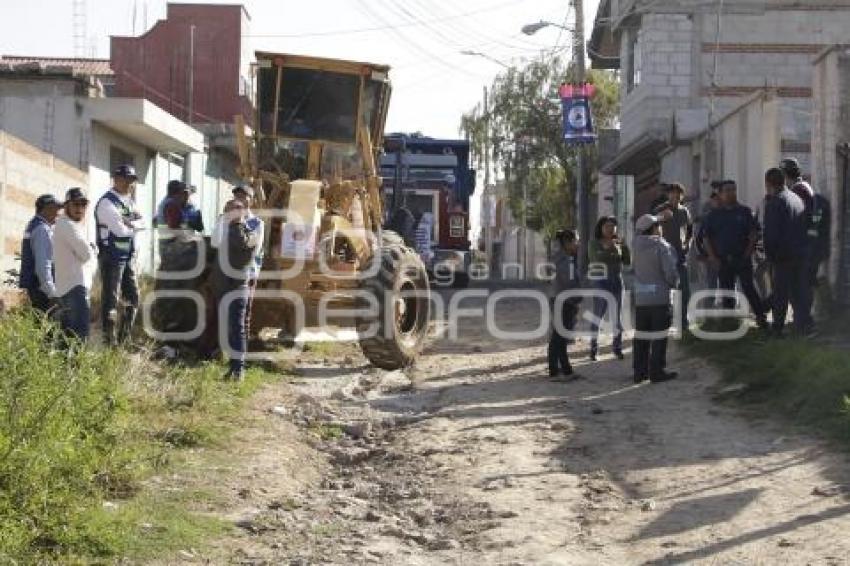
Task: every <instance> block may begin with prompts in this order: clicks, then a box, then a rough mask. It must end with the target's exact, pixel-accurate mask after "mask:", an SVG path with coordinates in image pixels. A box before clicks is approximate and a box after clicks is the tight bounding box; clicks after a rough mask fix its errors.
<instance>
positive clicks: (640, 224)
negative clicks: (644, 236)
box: [635, 214, 661, 232]
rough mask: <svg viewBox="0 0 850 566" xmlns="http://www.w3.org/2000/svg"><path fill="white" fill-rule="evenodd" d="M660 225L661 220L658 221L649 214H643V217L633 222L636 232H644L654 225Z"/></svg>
mask: <svg viewBox="0 0 850 566" xmlns="http://www.w3.org/2000/svg"><path fill="white" fill-rule="evenodd" d="M660 223H661V219H659V218H658V217H657V216H653V215H651V214H644V215H643V216H641V217H640V218H638V219H637V222H635V229H637V231H638V232H646V231H647V230H649V229H650V228H652V227H653V226H655V225H656V224H660Z"/></svg>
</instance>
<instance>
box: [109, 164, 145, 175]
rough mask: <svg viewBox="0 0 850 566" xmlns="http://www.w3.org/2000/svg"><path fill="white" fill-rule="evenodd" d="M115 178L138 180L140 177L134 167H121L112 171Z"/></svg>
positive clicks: (125, 165)
mask: <svg viewBox="0 0 850 566" xmlns="http://www.w3.org/2000/svg"><path fill="white" fill-rule="evenodd" d="M112 176H113V177H123V178H125V179H138V178H139V176H138V175H136V168H135V167H133V166H132V165H127V164H124V165H119V166H118V167H116V168H115V170H114V171H112Z"/></svg>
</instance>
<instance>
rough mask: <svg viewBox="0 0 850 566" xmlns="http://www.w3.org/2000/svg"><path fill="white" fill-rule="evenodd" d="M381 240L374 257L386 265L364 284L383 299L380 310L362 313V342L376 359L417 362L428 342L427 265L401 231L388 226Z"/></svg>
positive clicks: (394, 365) (393, 365) (391, 363)
mask: <svg viewBox="0 0 850 566" xmlns="http://www.w3.org/2000/svg"><path fill="white" fill-rule="evenodd" d="M381 244H382V245H381V250H380V253H379V254H376V257H375V260H374V261H380V266H379V267H378V269H377V272H376V273H375V274H374V275H373V276H372V277H369V278H367V279H365V280H364V281H363V282H362V284H361V287H360V288H361V291H366V292H367V293H368V294H369V295H372V296H374V297H375V298H376V299H377V304H378V309H377V313H376V315H377V316H370V317H365V318H361V319H360V320H358V325H357V329H358V331H359V332H360V335H361V336H360V348H361V349H362V350H363V354H364V355H365V356H366V358H367V359H368V360H369V361H370V362H371V363H372V365H374V366H376V367H379V368H381V369H386V370H397V369H401V368H405V367H409V366H411V365H413V363H414V362H415V361H416V358H417V357H418V356H419V354H420V353H421V352H422V348H423V347H424V345H425V339H426V337H427V334H428V322H429V316H430V308H431V301H430V288H429V285H428V273H427V271H426V270H425V265H424V264H423V263H422V260H421V259H419V255H418V254H417V253H416V252H415V251H413V250H412V249H410V248H408V247H407V246H405V244H404V240H403V239H402V238H401V236H399V235H398V234H396V233H395V232H390V231H386V230H385V231H384V233H383V238H382V242H381ZM373 270H374V268H373ZM411 293H415V296H411ZM363 304H364V305H365V303H363ZM373 305H374V303H373Z"/></svg>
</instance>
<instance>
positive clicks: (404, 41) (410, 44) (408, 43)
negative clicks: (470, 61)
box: [358, 0, 484, 78]
mask: <svg viewBox="0 0 850 566" xmlns="http://www.w3.org/2000/svg"><path fill="white" fill-rule="evenodd" d="M358 2H359V4H360V6H361V7H362V8H363V9H364V10H365V11H366V12H368V13H369V14H370V15H371V16H372V17H373V18H375V19H376V20H378V21H379V22H382V23H383V24H387V25H388V22H387V21H386V19H385V18H384V16H383V15H382V14H381V13H380V12H377V11H375V10H374V9H373V8H372V7H371V6H369V4H368V1H367V0H358ZM386 31H387V33H390V34H392V35H393V36H394V37H395V38H396V39H397V42H398V44H399V45H401V46H403V47H405V48H406V49H408V50H416V51H418V52H419V53H422V54H424V55H425V56H426V57H428V58H430V59H432V60H433V61H436V62H437V63H439V64H441V65H443V66H445V67H446V68H448V69H451V70H453V71H455V72H458V73H461V74H463V75H469V74H470V72H469V69H464V68H462V67H459V66H457V65H455V64H454V63H452V62H450V61H447V60H446V59H444V58H442V57H439V56H437V55H435V54H434V53H433V52H432V51H429V50H428V49H426V48H424V47H422V46H421V45H420V44H419V43H417V42H415V41H413V39H412V38H411V37H408V36H404V35H402V34H401V32H399V31H398V29H396V28H394V27H392V26H390V28H389V29H387V30H386ZM472 74H477V73H472ZM479 76H480V75H479ZM481 78H484V77H481Z"/></svg>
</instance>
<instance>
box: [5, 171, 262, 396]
mask: <svg viewBox="0 0 850 566" xmlns="http://www.w3.org/2000/svg"><path fill="white" fill-rule="evenodd" d="M112 180H113V184H112V187H111V188H110V189H109V190H108V191H106V193H104V194H103V196H101V197H100V199H99V200H98V201H97V204H96V206H95V210H94V222H95V241H94V242H92V241H91V240H90V238H89V236H88V234H87V231H86V225H85V221H86V215H87V212H88V206H89V199H88V198H87V196H86V195H85V193H84V192H83V190H82V189H80V188H78V187H74V188H71V189H68V191H67V192H66V195H65V199H64V201H60V200H59V199H57V198H56V197H55V196H53V195H50V194H45V195H42V196H40V197H38V199H37V200H36V202H35V215H34V216H33V218H32V219H31V220H30V221H29V223H28V224H27V226H26V229H25V232H24V236H23V242H22V246H21V269H20V277H19V287H20V288H22V289H24V290H25V291H26V293H27V295H28V297H29V300H30V303H31V305H32V306H33V307H34V308H35V309H37V310H39V311H42V312H44V313H48V314H50V315H51V316H54V317H55V318H56V319H57V320H58V322H59V324H60V326H61V328H62V330H63V331H64V334H65V335H66V336H68V337H76V338H77V339H78V340H79V341H81V342H85V341H86V340H87V339H88V338H89V335H90V321H91V288H92V281H93V278H94V271H95V261H96V265H97V271H98V273H99V276H100V283H101V329H102V335H103V341H104V343H105V344H106V345H107V346H117V345H118V344H122V343H125V342H126V341H128V340H129V339H130V336H131V333H132V330H133V327H134V324H135V320H136V315H137V313H138V309H139V281H138V275H137V271H136V260H137V252H138V244H137V236H138V233H139V232H141V231H142V230H146V229H147V225H146V223H145V221H144V218H143V216H142V214H141V213H140V212H139V210H138V208H137V207H136V204H135V200H134V195H135V188H136V183H137V181H138V176H137V175H136V171H135V169H134V167H133V166H131V165H119V166H118V167H116V168H115V170H114V171H113V172H112ZM192 192H193V189H192V187H190V186H188V185H186V184H185V183H183V182H182V181H171V182H170V183H169V184H168V191H167V195H166V197H165V198H164V199H163V201H162V202H161V203H160V205H159V207H158V210H157V214H156V218H155V219H154V222H153V225H154V227H156V228H157V229H158V237H159V252H160V258H161V265H160V271H163V272H167V271H181V270H185V269H191V267H192V265H189V266H188V267H187V262H188V263H191V262H193V261H199V256H198V250H199V249H203V248H201V247H199V246H198V245H197V242H198V241H200V240H202V239H203V234H202V233H203V230H204V225H203V218H202V215H201V212H200V210H198V209H197V208H196V207H195V206H194V205H192V204H191V202H190V195H191V193H192ZM253 197H254V191H253V188H252V187H250V186H248V185H239V186H237V187H235V188H234V189H233V198H232V200H230V201H228V203H227V204H226V206H225V209H224V214H222V215H221V216H220V217H219V219H218V220H217V222H216V225H215V229H214V230H213V235H212V238H211V242H210V243H211V245H212V247H213V248H216V249H218V248H224V247H226V248H227V250H226V255H225V257H227V258H228V262H229V269H228V268H225V267H223V266H220V265H219V264H220V263H221V262H219V261H216V262H214V263H215V265H214V267H213V275H212V281H213V288H214V292H215V294H216V298H217V299H219V300H220V299H221V298H223V297H224V296H225V295H228V297H230V298H231V299H232V300H230V302H229V303H228V308H227V316H226V320H222V321H220V324H225V325H227V332H226V334H227V337H228V345H229V349H230V366H229V370H228V373H227V376H226V377H228V378H232V379H235V380H241V379H242V378H243V376H244V368H245V352H246V350H247V336H248V328H249V327H250V316H251V315H250V312H251V305H252V302H253V294H254V289H256V283H257V279H258V277H259V270H260V267H261V265H262V259H263V258H262V249H263V246H262V243H263V240H264V230H265V229H264V223H263V221H262V220H261V219H260V218H259V217H257V216H256V215H255V214H253V213H252V212H251V204H252V201H253ZM63 209H64V214H60V213H61V212H62V211H63ZM193 244H194V245H193ZM192 254H194V255H192ZM190 256H191V257H190ZM201 259H202V260H203V261H205V258H201ZM122 304H123V307H120V305H122Z"/></svg>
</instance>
